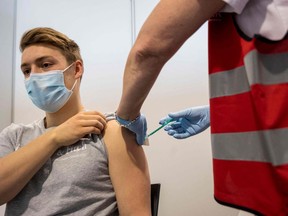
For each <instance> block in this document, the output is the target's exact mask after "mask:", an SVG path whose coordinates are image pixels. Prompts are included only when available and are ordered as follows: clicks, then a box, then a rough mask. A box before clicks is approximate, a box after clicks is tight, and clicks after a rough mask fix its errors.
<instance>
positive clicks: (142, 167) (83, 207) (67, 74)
mask: <svg viewBox="0 0 288 216" xmlns="http://www.w3.org/2000/svg"><path fill="white" fill-rule="evenodd" d="M20 49H21V52H22V63H21V70H22V72H23V74H24V76H25V86H26V89H27V92H28V95H29V97H30V98H31V100H32V101H33V103H34V104H35V105H36V106H37V107H39V108H40V109H42V110H44V111H45V113H46V116H45V118H43V119H41V120H38V121H35V122H33V123H31V124H28V125H23V124H11V125H10V126H8V127H7V128H5V129H4V130H3V131H2V132H1V134H0V167H1V169H0V203H1V204H4V203H7V205H6V213H5V214H6V215H7V216H9V215H13V216H15V215H29V216H33V215H119V214H121V215H150V214H151V213H150V212H151V210H150V180H149V171H148V165H147V161H146V158H145V155H144V152H143V149H142V147H140V146H138V145H136V143H135V141H134V136H133V135H132V134H131V133H130V132H129V131H127V130H125V129H122V128H121V127H120V126H119V124H118V123H117V122H116V121H115V120H113V119H114V116H113V114H110V115H107V116H106V117H107V120H109V121H108V122H107V124H106V120H105V116H103V115H102V114H101V113H99V112H97V111H86V110H85V107H84V106H83V105H82V103H81V100H80V91H79V89H80V82H81V77H82V75H83V62H82V59H81V55H80V50H79V47H78V45H77V44H76V43H75V42H74V41H73V40H71V39H69V38H68V37H67V36H65V35H63V34H62V33H60V32H57V31H55V30H53V29H51V28H35V29H32V30H30V31H28V32H26V33H25V34H24V35H23V37H22V39H21V44H20ZM104 127H105V130H104V133H103V135H100V133H101V130H103V129H104ZM97 134H98V135H97Z"/></svg>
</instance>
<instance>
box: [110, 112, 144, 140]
mask: <svg viewBox="0 0 288 216" xmlns="http://www.w3.org/2000/svg"><path fill="white" fill-rule="evenodd" d="M115 116H116V120H117V121H118V123H119V124H120V125H121V126H123V127H125V128H127V129H128V130H130V131H132V132H133V133H135V134H136V141H137V143H138V144H139V145H143V144H144V141H145V139H146V136H147V121H146V117H145V116H144V115H143V114H140V115H139V116H138V117H137V118H136V119H134V120H132V121H127V120H124V119H122V118H121V117H119V116H118V115H117V114H115Z"/></svg>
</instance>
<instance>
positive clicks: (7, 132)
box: [0, 124, 18, 158]
mask: <svg viewBox="0 0 288 216" xmlns="http://www.w3.org/2000/svg"><path fill="white" fill-rule="evenodd" d="M16 134H17V125H16V124H11V125H9V126H8V127H6V128H4V129H3V130H2V131H1V133H0V158H1V157H4V156H5V155H7V154H10V153H12V152H14V151H15V150H17V148H18V144H17V139H16V137H17V135H16Z"/></svg>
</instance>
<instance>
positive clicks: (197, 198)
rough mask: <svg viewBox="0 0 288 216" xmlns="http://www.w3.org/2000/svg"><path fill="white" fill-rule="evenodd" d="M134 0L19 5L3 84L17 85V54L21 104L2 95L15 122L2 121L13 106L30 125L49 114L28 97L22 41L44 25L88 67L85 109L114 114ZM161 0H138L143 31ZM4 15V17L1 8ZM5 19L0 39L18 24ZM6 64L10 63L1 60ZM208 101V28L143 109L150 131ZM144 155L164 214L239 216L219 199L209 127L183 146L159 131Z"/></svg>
mask: <svg viewBox="0 0 288 216" xmlns="http://www.w3.org/2000/svg"><path fill="white" fill-rule="evenodd" d="M8 2H9V4H8ZM131 2H132V3H133V2H134V1H132V0H122V1H119V0H105V1H104V0H102V1H101V0H83V1H80V0H50V1H44V0H21V1H17V25H16V34H15V41H16V47H14V49H13V41H10V43H8V44H7V45H6V49H7V52H8V53H9V52H10V54H9V55H7V57H6V58H7V59H6V60H8V61H10V64H9V65H8V67H7V68H5V71H4V72H3V71H2V72H1V73H0V76H1V77H0V78H1V79H0V82H1V87H2V86H3V85H2V83H4V82H3V80H4V79H5V89H7V91H6V92H8V93H9V91H11V87H12V83H13V82H12V76H10V78H8V80H9V81H7V77H6V73H8V72H10V71H12V69H13V67H12V66H11V62H13V58H12V52H13V53H14V55H15V59H14V64H13V66H14V67H15V68H16V69H15V70H13V72H14V74H15V75H14V78H15V79H14V82H15V85H14V91H15V102H14V105H13V107H9V104H11V101H12V100H11V99H9V98H12V96H11V94H12V93H11V92H10V93H9V94H8V96H7V95H6V92H5V91H1V93H0V99H1V100H2V97H5V100H8V103H7V104H8V105H7V107H3V109H1V111H2V112H1V124H5V125H8V124H9V123H10V121H11V118H10V119H8V120H5V121H3V122H2V119H4V117H6V116H9V115H10V112H11V110H13V109H14V112H13V113H12V114H13V118H14V122H17V123H18V122H22V123H28V122H31V121H32V120H34V119H35V118H41V117H43V113H42V112H41V111H39V110H37V109H36V108H35V107H34V106H33V105H32V103H31V102H30V100H29V98H28V96H27V95H26V91H25V88H24V84H23V77H22V74H21V72H20V69H19V66H20V57H21V55H20V53H19V49H18V46H19V40H20V37H21V35H22V34H23V33H24V31H26V30H28V29H30V28H33V27H38V26H49V27H52V28H55V29H57V30H59V31H61V32H63V33H65V34H67V35H68V36H69V37H71V38H73V39H74V40H75V41H76V42H77V43H78V44H79V45H80V47H81V50H82V56H83V59H84V64H85V74H84V78H83V80H82V87H81V88H82V98H83V104H84V105H85V106H86V108H88V109H97V110H100V111H102V112H109V111H114V110H115V109H116V108H117V104H118V102H119V99H120V94H121V88H122V75H123V69H124V65H125V61H126V58H127V55H128V52H129V49H130V47H131V34H132V33H131V23H133V22H132V21H131ZM157 2H158V1H156V0H149V1H145V0H135V24H136V32H138V31H139V28H140V27H141V25H142V23H143V22H144V20H145V19H146V17H147V16H148V14H149V13H150V12H151V10H152V8H153V7H154V6H155V5H156V3H157ZM10 4H12V6H10V7H9V8H13V1H11V0H0V8H1V9H2V7H1V6H2V5H5V7H8V6H9V5H10ZM132 5H133V4H132ZM4 11H5V10H3V12H4ZM0 12H1V14H0V16H1V15H2V10H0ZM11 17H12V18H13V16H11ZM132 17H133V16H132ZM1 20H2V19H0V28H1V31H0V32H1V33H0V37H1V38H0V39H2V33H3V32H4V31H2V29H4V30H5V29H6V30H7V31H8V32H9V33H10V34H11V33H13V29H11V26H10V25H9V26H8V25H7V23H6V22H1ZM12 21H13V19H12ZM12 26H13V25H12ZM10 36H11V35H10ZM11 38H13V37H11ZM0 41H2V40H0ZM1 51H3V50H2V48H1V50H0V52H1ZM3 52H4V51H3ZM7 52H6V54H7ZM1 56H3V55H2V53H1ZM0 61H1V59H0ZM0 63H1V65H3V64H2V62H0ZM2 69H3V67H2ZM4 73H5V74H4ZM8 77H9V76H8ZM6 81H7V83H6ZM6 85H7V86H6ZM1 89H2V88H1ZM207 103H208V77H207V26H206V25H205V26H203V27H202V28H201V29H200V30H199V31H198V32H197V33H196V34H195V35H194V36H193V37H192V38H190V39H189V40H188V41H187V42H186V43H185V44H184V46H183V47H182V49H181V50H180V51H179V52H178V53H177V54H176V55H175V56H174V57H173V59H171V60H170V61H169V63H168V64H167V65H166V66H165V67H164V68H163V72H162V73H161V75H160V77H159V79H158V81H157V82H156V84H155V86H154V88H153V90H152V91H151V93H150V95H149V97H148V98H147V100H146V102H145V105H144V107H143V110H142V111H143V113H144V114H145V115H146V116H147V120H148V132H150V131H152V130H153V129H155V128H157V127H158V121H159V119H160V118H161V117H164V116H165V115H166V114H167V113H168V112H170V111H176V110H179V109H183V108H186V107H189V106H193V105H202V104H207ZM5 106H6V103H5ZM10 106H11V105H10ZM1 108H2V102H1ZM11 108H13V109H11ZM10 116H11V115H10ZM2 117H3V118H2ZM1 126H2V125H1ZM145 152H146V154H147V158H148V161H149V166H150V173H151V179H152V182H160V183H161V184H162V186H161V195H160V206H159V208H160V209H159V216H174V215H181V216H190V215H201V216H202V215H203V216H210V215H211V216H212V215H213V216H233V215H237V212H238V211H236V210H233V209H230V208H227V207H223V206H220V205H219V204H217V203H216V202H215V201H214V199H213V179H212V178H213V177H212V159H211V149H210V137H209V130H207V131H205V132H204V133H202V134H200V135H198V136H196V137H193V138H190V139H186V140H180V141H179V140H174V139H172V138H170V137H169V136H167V135H166V134H165V133H164V131H160V132H158V133H156V134H155V135H153V136H152V137H151V138H150V146H149V147H145ZM2 209H3V208H2ZM2 211H3V210H2ZM2 214H3V212H2ZM0 215H1V208H0Z"/></svg>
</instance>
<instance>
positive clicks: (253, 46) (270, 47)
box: [208, 14, 288, 74]
mask: <svg viewBox="0 0 288 216" xmlns="http://www.w3.org/2000/svg"><path fill="white" fill-rule="evenodd" d="M221 16H222V19H216V20H215V19H214V20H210V21H209V35H208V43H209V73H210V74H211V73H217V72H222V71H227V70H231V69H234V68H237V67H240V66H242V65H243V58H244V56H246V55H247V53H249V52H250V51H252V50H257V51H258V52H260V53H263V54H275V53H285V52H288V39H285V40H282V41H279V42H268V41H263V39H262V40H261V39H257V38H253V39H252V40H251V41H247V40H245V39H243V38H242V37H240V36H239V34H238V31H237V29H236V28H235V26H234V22H233V19H232V15H230V14H221Z"/></svg>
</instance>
